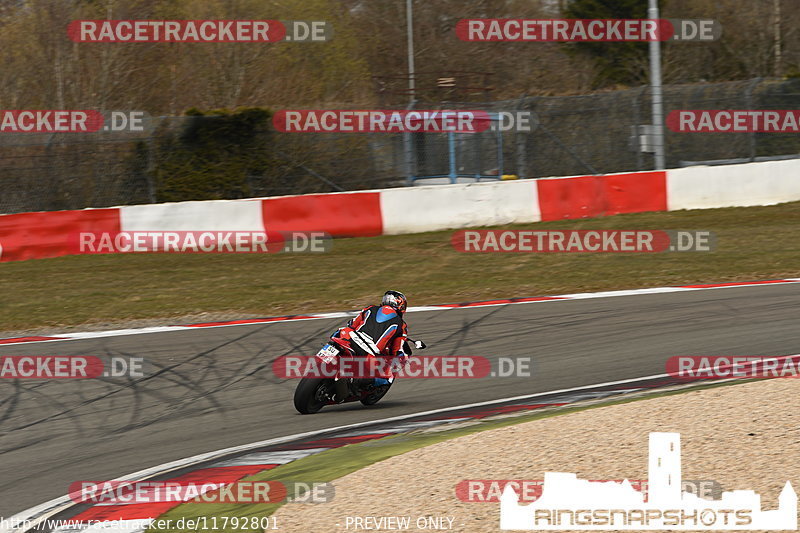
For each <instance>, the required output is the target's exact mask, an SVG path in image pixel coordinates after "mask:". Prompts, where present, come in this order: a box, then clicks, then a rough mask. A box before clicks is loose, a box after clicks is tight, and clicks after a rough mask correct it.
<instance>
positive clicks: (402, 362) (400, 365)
mask: <svg viewBox="0 0 800 533" xmlns="http://www.w3.org/2000/svg"><path fill="white" fill-rule="evenodd" d="M406 363H408V356H407V355H406V354H404V353H403V352H397V356H396V357H395V359H394V364H393V365H392V366H393V367H394V368H395V369H396V370H403V369H404V368H405V367H406Z"/></svg>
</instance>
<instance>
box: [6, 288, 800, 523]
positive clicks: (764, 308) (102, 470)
mask: <svg viewBox="0 0 800 533" xmlns="http://www.w3.org/2000/svg"><path fill="white" fill-rule="evenodd" d="M799 298H800V284H797V283H791V284H779V285H764V286H750V287H741V288H726V289H715V290H701V291H691V292H676V293H665V294H643V295H635V296H616V297H610V298H597V299H587V300H564V301H550V302H541V303H533V304H522V305H503V306H496V307H478V308H464V309H453V310H448V311H424V312H415V313H409V314H408V315H407V321H408V323H409V327H410V331H411V335H412V337H414V338H422V339H424V340H425V341H426V342H427V343H428V345H429V348H428V350H426V351H425V352H424V354H425V355H480V356H485V357H488V358H490V359H497V358H499V357H530V358H532V361H533V373H532V377H528V378H500V377H494V378H491V377H487V378H485V379H429V380H412V379H406V380H401V381H398V383H396V384H395V386H394V387H393V389H392V391H391V392H390V393H389V395H388V396H387V397H386V398H385V399H384V401H383V402H382V403H380V404H379V405H377V406H376V407H373V408H365V407H363V406H361V404H348V405H345V406H339V407H333V408H326V409H324V410H323V411H322V412H320V413H319V414H317V415H311V416H302V415H299V414H297V413H296V412H295V410H294V408H293V406H292V394H293V391H294V387H295V385H296V381H295V380H289V381H286V380H279V379H277V378H276V377H275V376H274V375H273V374H272V370H271V362H272V361H273V360H274V359H275V358H276V357H278V356H281V355H286V354H294V355H312V354H313V353H314V352H315V351H316V350H317V349H318V348H319V346H320V345H321V343H322V342H323V341H324V339H325V337H326V335H328V334H330V333H331V332H332V331H333V330H334V329H335V328H336V327H338V326H339V325H340V324H341V323H342V322H343V320H341V319H339V320H327V319H325V320H322V319H321V320H308V321H297V322H275V323H270V324H258V325H250V326H236V327H220V328H208V329H197V330H191V331H185V330H183V331H173V332H162V333H148V334H139V335H131V336H125V337H104V338H93V339H86V340H69V341H58V342H47V343H34V344H22V345H9V346H0V355H124V356H132V357H143V358H144V359H145V360H146V361H147V362H148V364H149V365H151V367H152V370H154V373H153V374H152V376H151V377H148V378H145V379H140V380H136V381H129V380H124V381H121V380H105V379H95V380H47V381H43V380H35V381H34V380H30V381H26V380H0V387H2V396H0V398H2V400H0V453H1V454H2V462H0V496H1V497H0V517H9V516H11V515H12V514H14V513H17V512H20V511H22V510H24V509H27V508H29V507H32V506H34V505H37V504H40V503H42V502H44V501H46V500H49V499H52V498H56V497H59V496H62V495H64V494H66V493H67V492H68V487H69V484H70V483H71V482H74V481H78V480H105V479H116V478H118V477H120V476H122V475H125V474H129V473H131V472H134V471H138V470H141V469H144V468H147V467H150V466H155V465H158V464H161V463H165V462H168V461H173V460H177V459H181V458H184V457H188V456H191V455H195V454H199V453H202V452H207V451H211V450H216V449H220V448H225V447H230V446H235V445H239V444H245V443H249V442H253V441H259V440H264V439H269V438H274V437H280V436H285V435H290V434H294V433H300V432H304V431H311V430H315V429H323V428H327V427H333V426H340V425H344V424H351V423H356V422H364V421H369V420H373V419H380V418H386V417H391V416H397V415H402V414H406V413H414V412H419V411H425V410H430V409H437V408H444V407H450V406H456V405H461V404H467V403H473V402H480V401H487V400H492V399H499V398H505V397H510V396H518V395H523V394H530V393H536V392H544V391H550V390H555V389H562V388H570V387H578V386H582V385H589V384H594V383H600V382H605V381H615V380H622V379H628V378H635V377H640V376H649V375H654V374H662V373H664V371H665V370H664V365H665V361H666V359H667V358H668V357H670V356H675V355H789V354H795V353H798V352H800V349H798V341H797V335H796V334H797V332H798V326H797V317H798V313H797V301H798V299H799ZM310 311H314V310H310Z"/></svg>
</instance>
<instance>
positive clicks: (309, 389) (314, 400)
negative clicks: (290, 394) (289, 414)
mask: <svg viewBox="0 0 800 533" xmlns="http://www.w3.org/2000/svg"><path fill="white" fill-rule="evenodd" d="M326 382H331V384H332V380H330V379H326V378H303V379H301V380H300V383H298V384H297V388H296V389H295V390H294V408H295V409H297V412H298V413H300V414H302V415H311V414H314V413H316V412H317V411H319V410H320V409H322V408H323V407H324V406H325V404H326V403H327V401H326V399H325V398H326V393H327V392H328V391H327V390H326V389H327V387H328V385H329V384H328V383H326Z"/></svg>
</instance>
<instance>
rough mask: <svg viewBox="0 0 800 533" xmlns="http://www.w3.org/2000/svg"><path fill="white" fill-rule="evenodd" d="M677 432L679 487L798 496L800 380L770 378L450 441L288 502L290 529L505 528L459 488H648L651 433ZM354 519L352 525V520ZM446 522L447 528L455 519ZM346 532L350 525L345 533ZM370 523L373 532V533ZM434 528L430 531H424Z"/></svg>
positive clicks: (283, 512)
mask: <svg viewBox="0 0 800 533" xmlns="http://www.w3.org/2000/svg"><path fill="white" fill-rule="evenodd" d="M653 431H667V432H678V433H680V434H681V447H682V463H683V465H682V470H683V472H682V473H683V479H691V480H715V481H717V482H719V483H720V484H721V485H722V487H723V488H724V490H734V489H751V490H755V491H756V492H757V493H758V494H760V495H761V499H762V500H761V501H762V508H763V509H764V510H767V509H775V508H777V505H778V503H777V497H778V493H779V492H780V490H781V489H782V488H783V485H784V484H785V482H786V481H787V480H789V481H791V483H792V485H793V486H794V487H795V489H798V488H800V381H797V380H794V379H773V380H765V381H758V382H750V383H742V384H737V385H734V386H726V387H717V388H710V389H703V390H696V391H692V392H686V393H683V394H677V395H672V396H661V397H655V398H650V399H645V400H641V401H635V402H630V403H624V404H617V405H608V406H604V407H598V408H594V409H587V410H584V411H577V412H572V413H568V414H564V415H561V416H555V417H550V418H543V419H539V420H534V421H530V422H525V423H521V424H518V425H513V426H507V427H504V428H500V429H495V430H490V431H484V432H480V433H475V434H472V435H467V436H464V437H459V438H455V439H452V440H448V441H445V442H441V443H438V444H435V445H431V446H428V447H425V448H420V449H418V450H415V451H412V452H409V453H406V454H403V455H399V456H396V457H393V458H391V459H388V460H386V461H382V462H379V463H376V464H373V465H371V466H369V467H367V468H364V469H362V470H359V471H357V472H354V473H352V474H349V475H347V476H345V477H343V478H341V479H337V480H335V481H334V485H335V489H336V492H335V498H334V499H333V501H331V502H328V503H325V504H316V505H310V504H306V505H303V504H288V505H284V506H283V507H281V508H280V509H279V510H278V511H277V513H276V514H275V516H276V518H277V523H278V526H279V527H280V530H281V531H284V532H315V533H316V532H320V533H322V532H326V533H327V532H337V531H367V530H368V531H397V530H398V529H374V526H375V524H376V523H375V522H373V521H370V522H366V521H364V522H360V524H362V526H363V527H358V528H357V527H355V526H356V525H357V524H358V523H359V522H356V521H355V517H362V518H365V517H372V518H375V519H380V518H381V517H410V524H411V527H410V528H409V529H405V531H419V530H420V529H418V528H417V527H416V525H415V524H416V521H417V519H418V518H420V517H448V518H452V519H453V521H452V526H451V528H450V529H449V531H463V532H490V531H500V527H499V523H500V522H499V519H500V504H499V503H484V502H480V503H467V502H462V501H460V500H459V499H457V498H456V495H455V486H456V484H457V483H458V482H459V481H461V480H464V479H473V480H474V479H484V480H485V479H527V480H541V479H543V476H544V473H545V472H548V471H549V472H574V473H576V474H577V475H578V477H579V478H581V479H590V480H603V479H609V480H613V479H624V478H627V479H631V480H643V479H647V459H648V434H649V433H650V432H653ZM347 517H351V520H350V521H349V522H348V520H347ZM443 523H444V524H445V525H447V523H448V521H447V520H444V521H443ZM348 525H349V527H348ZM366 525H369V526H370V527H373V529H366V528H365V526H366ZM427 530H428V531H429V530H430V529H427Z"/></svg>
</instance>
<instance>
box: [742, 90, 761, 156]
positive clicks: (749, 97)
mask: <svg viewBox="0 0 800 533" xmlns="http://www.w3.org/2000/svg"><path fill="white" fill-rule="evenodd" d="M759 83H761V78H754V79H752V80H750V83H748V84H747V88H745V90H744V94H745V96H744V98H745V105H746V107H747V109H753V89H755V87H756V85H758V84H759ZM747 141H748V144H749V148H750V161H755V159H756V132H755V131H753V129H752V128H751V129H750V132H749V133H748V135H747Z"/></svg>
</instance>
